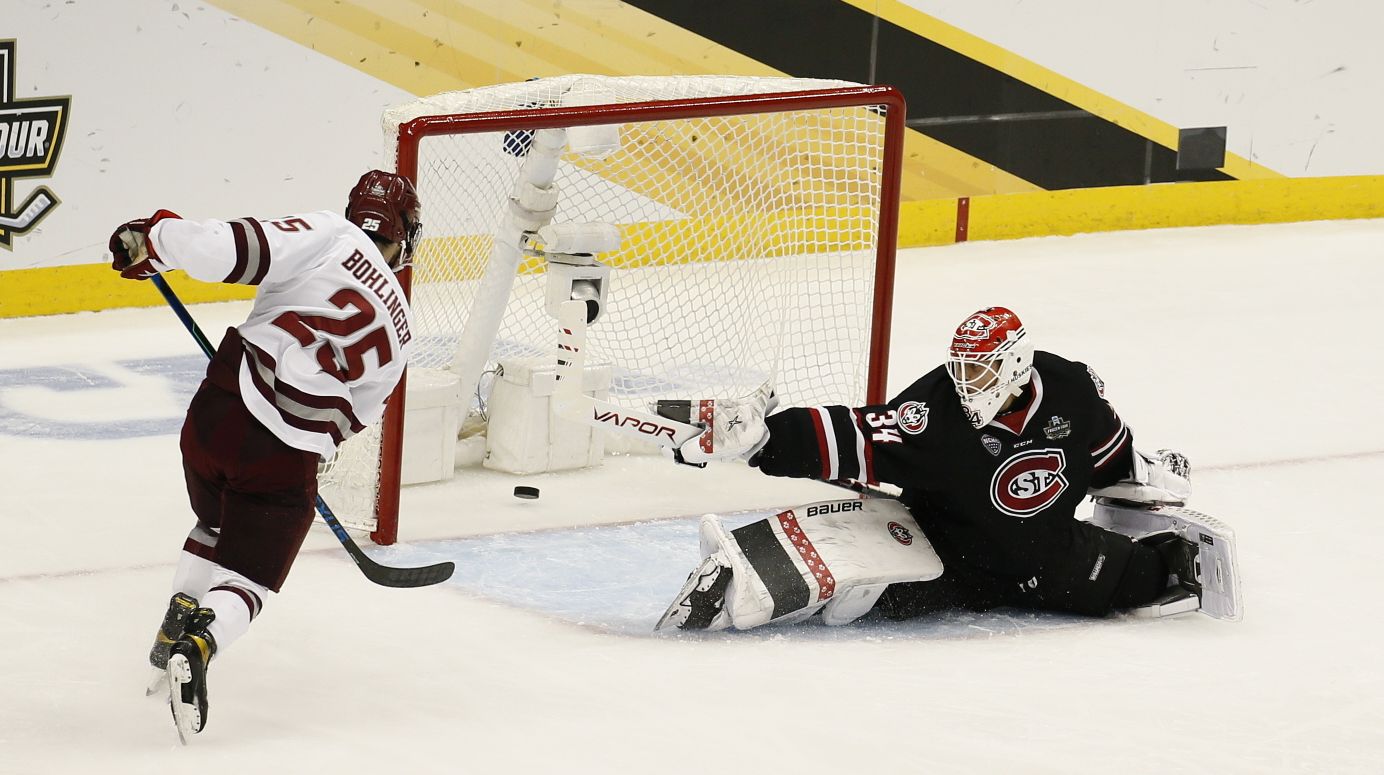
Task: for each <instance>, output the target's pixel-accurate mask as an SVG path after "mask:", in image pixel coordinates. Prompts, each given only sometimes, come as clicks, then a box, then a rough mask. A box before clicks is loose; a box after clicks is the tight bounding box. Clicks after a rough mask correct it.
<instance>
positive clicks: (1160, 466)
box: [1090, 449, 1192, 506]
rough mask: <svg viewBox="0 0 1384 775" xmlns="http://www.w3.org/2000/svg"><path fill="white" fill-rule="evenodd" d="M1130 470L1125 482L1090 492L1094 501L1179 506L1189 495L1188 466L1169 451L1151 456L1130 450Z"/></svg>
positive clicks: (1180, 456) (1178, 456) (1184, 459)
mask: <svg viewBox="0 0 1384 775" xmlns="http://www.w3.org/2000/svg"><path fill="white" fill-rule="evenodd" d="M1133 458H1134V470H1133V472H1131V474H1130V476H1129V478H1127V479H1125V480H1123V481H1120V482H1116V483H1115V484H1113V485H1111V486H1109V487H1102V488H1100V489H1096V490H1091V491H1090V495H1091V496H1092V497H1097V498H1110V499H1114V500H1121V501H1132V502H1135V503H1149V504H1164V505H1169V506H1181V505H1183V504H1185V503H1186V502H1187V499H1188V498H1189V497H1191V495H1192V481H1191V474H1192V466H1191V464H1190V463H1188V462H1187V456H1186V455H1183V454H1182V453H1180V452H1174V451H1172V450H1170V449H1160V450H1158V451H1157V452H1155V453H1154V454H1153V455H1150V454H1148V453H1146V452H1140V451H1139V450H1134V455H1133Z"/></svg>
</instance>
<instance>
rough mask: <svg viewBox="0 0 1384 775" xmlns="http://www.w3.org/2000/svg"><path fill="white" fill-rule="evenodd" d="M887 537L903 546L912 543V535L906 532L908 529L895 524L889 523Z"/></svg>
mask: <svg viewBox="0 0 1384 775" xmlns="http://www.w3.org/2000/svg"><path fill="white" fill-rule="evenodd" d="M889 535H891V536H893V537H894V540H895V541H898V542H899V543H901V544H903V545H904V546H908V545H910V544H912V543H913V534H912V533H910V532H908V528H906V527H904V526H903V525H900V524H899V523H897V522H890V523H889Z"/></svg>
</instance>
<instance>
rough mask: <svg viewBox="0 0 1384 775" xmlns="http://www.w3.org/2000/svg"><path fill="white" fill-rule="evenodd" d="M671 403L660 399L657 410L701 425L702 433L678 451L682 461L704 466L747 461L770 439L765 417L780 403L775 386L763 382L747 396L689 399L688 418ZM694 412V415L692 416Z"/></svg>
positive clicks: (687, 404)
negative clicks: (679, 415)
mask: <svg viewBox="0 0 1384 775" xmlns="http://www.w3.org/2000/svg"><path fill="white" fill-rule="evenodd" d="M670 403H677V402H660V403H659V405H658V406H657V407H656V409H655V411H657V412H658V413H659V414H661V415H663V416H665V417H670V418H672V419H676V420H682V421H684V422H689V423H693V424H696V425H700V426H701V427H702V428H704V430H703V432H702V434H701V435H700V436H696V437H694V438H691V439H688V440H687V441H685V442H683V443H682V445H681V446H679V447H678V448H677V450H676V451H675V456H676V457H678V458H679V461H680V462H683V463H688V464H690V465H704V464H706V463H708V462H710V461H712V460H733V459H735V458H740V459H742V460H747V459H749V458H750V457H753V456H754V454H755V453H756V452H758V451H759V450H760V449H762V448H763V447H764V445H765V444H767V443H768V441H769V427H768V426H767V425H765V423H764V418H765V417H767V416H768V415H769V413H770V412H772V411H773V410H774V408H775V407H777V406H778V396H775V395H774V389H773V388H772V387H770V386H768V385H764V386H763V387H760V388H759V389H758V390H756V391H755V392H754V393H751V394H750V395H749V396H747V397H745V398H717V399H705V400H702V401H690V402H687V403H686V404H682V406H679V407H678V408H679V409H681V408H682V407H683V406H685V407H686V412H687V414H688V415H692V416H688V417H686V418H685V419H684V418H680V417H677V416H676V412H675V411H670V405H669V404H670ZM693 413H695V415H693Z"/></svg>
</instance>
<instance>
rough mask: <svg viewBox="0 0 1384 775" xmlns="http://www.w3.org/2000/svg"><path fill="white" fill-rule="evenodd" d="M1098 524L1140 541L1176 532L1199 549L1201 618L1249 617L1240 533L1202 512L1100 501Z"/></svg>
mask: <svg viewBox="0 0 1384 775" xmlns="http://www.w3.org/2000/svg"><path fill="white" fill-rule="evenodd" d="M1090 521H1091V522H1092V523H1094V524H1097V525H1100V526H1101V527H1104V528H1106V529H1108V530H1113V531H1115V532H1117V533H1123V534H1125V535H1127V536H1130V537H1132V538H1135V539H1139V538H1144V537H1146V536H1149V535H1151V534H1153V533H1157V532H1160V531H1165V530H1171V531H1174V532H1176V533H1177V534H1178V535H1179V536H1180V537H1181V538H1182V540H1184V541H1187V542H1188V543H1190V544H1192V545H1193V546H1195V547H1196V549H1197V558H1196V559H1197V562H1196V564H1197V567H1198V572H1197V582H1198V583H1199V584H1200V585H1201V595H1200V597H1201V609H1200V610H1201V612H1202V613H1204V614H1206V615H1207V616H1210V617H1213V618H1216V619H1226V620H1229V621H1239V620H1240V618H1241V617H1242V616H1243V615H1244V600H1243V597H1242V595H1241V591H1240V568H1239V563H1238V562H1237V560H1236V557H1235V531H1234V530H1232V529H1231V528H1230V526H1229V525H1227V524H1225V523H1224V522H1222V521H1220V520H1218V519H1216V518H1215V517H1212V516H1210V515H1207V514H1203V513H1201V512H1200V511H1194V510H1192V509H1189V508H1185V507H1181V506H1156V507H1152V508H1146V507H1140V506H1129V505H1125V504H1121V503H1114V502H1110V501H1107V500H1105V499H1101V498H1098V499H1097V500H1096V508H1095V512H1094V513H1093V514H1092V516H1091V520H1090Z"/></svg>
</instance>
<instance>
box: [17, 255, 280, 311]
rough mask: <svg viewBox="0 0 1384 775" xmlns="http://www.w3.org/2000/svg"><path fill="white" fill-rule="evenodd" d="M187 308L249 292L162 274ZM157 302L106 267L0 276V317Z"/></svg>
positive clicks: (144, 287)
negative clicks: (191, 305)
mask: <svg viewBox="0 0 1384 775" xmlns="http://www.w3.org/2000/svg"><path fill="white" fill-rule="evenodd" d="M165 276H166V277H167V278H168V281H169V284H170V285H171V286H172V287H173V289H174V290H176V291H177V292H178V296H179V297H180V298H181V299H182V300H183V301H185V302H187V303H189V304H193V303H198V302H204V301H229V300H232V299H249V298H252V297H253V296H254V295H255V289H254V288H252V287H249V286H245V285H221V284H215V283H203V282H198V281H197V280H193V279H192V278H190V277H188V276H187V275H186V274H184V273H183V272H169V273H168V274H167V275H165ZM163 303H164V301H163V297H162V296H160V295H159V292H158V291H157V290H156V289H155V288H154V286H153V285H152V284H150V283H148V282H140V281H138V280H126V279H124V278H122V277H121V276H120V275H118V274H116V273H115V271H114V270H112V269H111V268H110V266H109V265H108V264H79V265H77V266H54V267H44V268H39V269H15V270H13V271H8V272H0V318H22V317H31V316H34V315H54V314H58V313H63V312H82V311H85V310H101V309H111V308H113V307H154V306H158V305H160V304H163Z"/></svg>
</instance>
